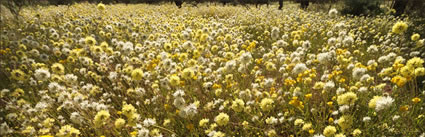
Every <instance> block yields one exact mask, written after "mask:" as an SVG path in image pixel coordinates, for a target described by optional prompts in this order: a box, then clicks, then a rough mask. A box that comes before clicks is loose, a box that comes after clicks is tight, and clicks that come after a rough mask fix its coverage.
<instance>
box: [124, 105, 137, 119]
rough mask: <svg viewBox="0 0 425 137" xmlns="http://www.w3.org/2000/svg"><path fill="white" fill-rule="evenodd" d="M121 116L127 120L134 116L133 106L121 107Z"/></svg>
mask: <svg viewBox="0 0 425 137" xmlns="http://www.w3.org/2000/svg"><path fill="white" fill-rule="evenodd" d="M121 111H122V114H123V115H125V116H126V117H127V118H130V117H131V116H132V115H134V114H135V113H136V111H137V110H136V109H135V108H134V106H133V105H131V104H125V105H124V106H123V107H122V110H121Z"/></svg>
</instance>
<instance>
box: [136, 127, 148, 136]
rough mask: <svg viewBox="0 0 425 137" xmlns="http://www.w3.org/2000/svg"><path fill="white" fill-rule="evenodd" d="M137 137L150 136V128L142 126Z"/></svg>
mask: <svg viewBox="0 0 425 137" xmlns="http://www.w3.org/2000/svg"><path fill="white" fill-rule="evenodd" d="M137 137H149V130H148V129H146V128H143V127H142V128H141V129H140V130H139V131H138V132H137Z"/></svg>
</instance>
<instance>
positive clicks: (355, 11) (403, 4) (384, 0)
mask: <svg viewBox="0 0 425 137" xmlns="http://www.w3.org/2000/svg"><path fill="white" fill-rule="evenodd" d="M282 1H290V2H296V3H299V4H300V7H302V8H304V9H307V8H308V7H309V5H311V4H319V5H331V6H332V5H335V4H339V5H342V8H341V12H342V13H343V14H351V15H355V16H359V15H378V14H380V13H383V12H384V10H383V9H382V8H381V5H383V4H385V5H389V7H390V8H392V9H395V13H393V14H394V15H396V16H401V15H402V14H408V15H410V16H420V17H425V8H424V7H425V0H2V1H1V4H2V5H4V6H5V7H6V8H7V9H9V10H10V11H11V12H12V13H13V14H15V13H16V12H19V10H20V8H22V7H23V6H27V5H36V4H37V5H69V4H73V3H79V2H89V3H104V4H115V3H125V4H135V3H148V4H161V3H175V4H176V6H181V4H183V3H186V4H189V5H192V6H197V5H198V4H201V3H209V4H210V3H216V4H217V3H219V4H223V5H247V4H256V5H260V4H270V3H274V2H279V4H280V3H281V2H282ZM180 3H181V4H180ZM331 6H327V7H331ZM325 7H326V6H325ZM327 10H329V9H327Z"/></svg>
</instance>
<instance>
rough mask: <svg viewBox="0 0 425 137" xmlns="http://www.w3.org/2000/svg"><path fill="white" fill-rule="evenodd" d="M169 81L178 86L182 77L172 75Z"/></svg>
mask: <svg viewBox="0 0 425 137" xmlns="http://www.w3.org/2000/svg"><path fill="white" fill-rule="evenodd" d="M169 82H170V84H171V85H172V86H178V85H180V77H179V76H177V75H172V76H171V77H170V81H169Z"/></svg>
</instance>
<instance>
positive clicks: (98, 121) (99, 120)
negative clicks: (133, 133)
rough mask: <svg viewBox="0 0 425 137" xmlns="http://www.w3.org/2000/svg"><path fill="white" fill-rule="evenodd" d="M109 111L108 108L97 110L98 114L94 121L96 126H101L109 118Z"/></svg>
mask: <svg viewBox="0 0 425 137" xmlns="http://www.w3.org/2000/svg"><path fill="white" fill-rule="evenodd" d="M109 116H110V114H109V112H108V111H106V110H101V111H99V112H97V114H96V116H94V123H95V125H96V126H101V125H103V124H104V122H106V120H108V119H109Z"/></svg>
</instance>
